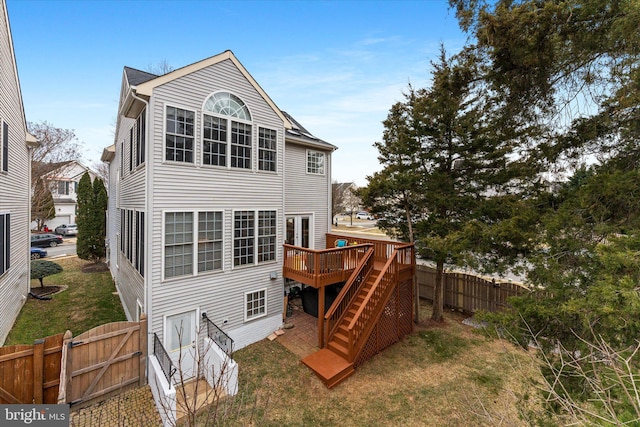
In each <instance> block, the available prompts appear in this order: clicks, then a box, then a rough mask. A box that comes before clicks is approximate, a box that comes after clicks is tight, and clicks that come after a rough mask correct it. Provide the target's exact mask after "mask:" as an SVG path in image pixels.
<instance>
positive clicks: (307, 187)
mask: <svg viewBox="0 0 640 427" xmlns="http://www.w3.org/2000/svg"><path fill="white" fill-rule="evenodd" d="M307 149H308V148H307V147H305V146H301V145H298V144H294V143H290V142H287V144H286V158H285V165H286V166H285V167H286V179H285V194H286V202H285V210H286V213H287V214H293V213H296V214H297V213H313V214H314V215H313V220H314V224H313V237H314V246H313V247H314V248H315V249H324V248H325V246H326V233H328V232H329V224H330V222H331V218H329V216H330V206H331V203H330V200H329V197H330V192H329V189H330V187H331V184H330V183H331V153H330V152H325V174H324V175H312V174H307ZM313 150H315V151H320V150H317V149H313Z"/></svg>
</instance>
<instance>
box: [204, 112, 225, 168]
mask: <svg viewBox="0 0 640 427" xmlns="http://www.w3.org/2000/svg"><path fill="white" fill-rule="evenodd" d="M202 126H203V132H202V134H203V146H202V162H203V163H204V164H205V165H213V166H226V165H227V119H223V118H222V117H214V116H209V115H206V114H205V115H204V119H203V121H202Z"/></svg>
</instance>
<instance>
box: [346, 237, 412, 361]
mask: <svg viewBox="0 0 640 427" xmlns="http://www.w3.org/2000/svg"><path fill="white" fill-rule="evenodd" d="M414 259H415V252H414V246H413V244H400V245H398V246H396V248H395V249H394V250H393V253H392V254H391V256H390V257H389V259H388V260H387V262H386V263H385V265H384V267H383V268H382V271H381V272H380V275H379V276H378V278H377V279H376V281H375V282H374V284H373V286H372V287H371V289H370V290H369V292H368V293H367V295H366V297H365V299H364V301H363V302H362V304H361V305H360V308H359V309H358V311H357V312H356V314H355V316H354V317H353V319H352V320H351V323H350V324H349V328H348V330H349V336H348V337H349V362H353V361H354V360H355V358H356V356H357V355H358V352H359V351H360V350H361V349H362V347H363V346H364V343H365V342H366V340H367V338H368V336H369V333H370V332H371V330H372V328H373V327H374V326H375V324H376V322H377V321H378V318H379V317H380V315H381V313H382V310H383V309H384V306H385V304H386V301H387V299H388V297H389V295H390V294H391V291H392V290H393V288H394V286H395V285H396V283H398V281H399V280H401V278H402V277H411V276H412V275H413V274H414V272H415V271H414V270H415V268H414V265H415V264H414V262H413V260H414Z"/></svg>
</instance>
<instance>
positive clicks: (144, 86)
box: [125, 50, 291, 129]
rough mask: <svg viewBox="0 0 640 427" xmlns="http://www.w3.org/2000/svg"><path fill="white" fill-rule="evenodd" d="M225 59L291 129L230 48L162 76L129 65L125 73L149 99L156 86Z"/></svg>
mask: <svg viewBox="0 0 640 427" xmlns="http://www.w3.org/2000/svg"><path fill="white" fill-rule="evenodd" d="M225 60H229V61H231V62H233V63H234V65H235V66H236V67H237V68H238V70H239V71H240V73H242V75H243V76H244V77H245V78H246V79H247V81H248V82H249V84H251V85H252V86H253V87H254V89H255V90H256V91H257V92H258V93H259V94H260V96H262V98H263V99H264V100H265V101H266V102H267V104H269V106H270V107H271V108H272V109H273V111H274V112H275V113H276V114H277V115H278V116H279V117H280V118H281V119H282V122H283V123H284V127H285V129H290V128H291V123H290V122H289V120H288V119H287V118H286V117H285V116H284V114H282V111H280V109H279V108H278V107H277V106H276V104H275V103H274V102H273V100H272V99H271V98H270V97H269V95H267V93H266V92H265V91H264V90H263V89H262V87H260V85H259V84H258V82H257V81H256V80H255V79H254V78H253V76H252V75H251V74H249V72H248V71H247V69H246V68H244V66H243V65H242V64H241V63H240V61H239V60H238V58H236V56H235V55H234V54H233V52H231V51H230V50H225V51H224V52H222V53H220V54H218V55H215V56H212V57H210V58H207V59H203V60H202V61H198V62H194V63H193V64H190V65H187V66H184V67H182V68H178V69H177V70H173V71H171V72H169V73H167V74H163V75H161V76H156V75H154V74H151V73H147V72H144V71H140V70H136V69H134V68H129V67H125V75H126V76H127V80H128V81H129V84H130V86H131V90H132V91H133V92H134V94H135V95H136V96H142V97H146V98H147V99H148V98H149V97H151V95H152V93H153V89H154V88H156V87H158V86H160V85H163V84H165V83H168V82H170V81H173V80H175V79H178V78H180V77H183V76H186V75H188V74H191V73H194V72H196V71H199V70H201V69H203V68H206V67H209V66H211V65H215V64H218V63H220V62H222V61H225ZM133 81H136V82H137V83H133ZM132 103H133V102H132V101H131V102H130V104H132ZM130 104H127V103H126V102H125V109H127V108H129V107H130V106H131V105H130Z"/></svg>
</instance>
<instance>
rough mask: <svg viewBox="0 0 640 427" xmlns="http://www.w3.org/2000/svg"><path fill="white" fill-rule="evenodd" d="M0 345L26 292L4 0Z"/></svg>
mask: <svg viewBox="0 0 640 427" xmlns="http://www.w3.org/2000/svg"><path fill="white" fill-rule="evenodd" d="M0 144H1V148H0V345H2V344H4V341H5V340H6V338H7V335H8V334H9V331H10V330H11V327H12V326H13V322H14V321H15V319H16V317H17V316H18V313H20V309H21V308H22V305H23V304H24V301H25V300H26V299H27V294H28V293H29V276H30V275H29V262H30V260H31V258H30V256H29V222H30V216H31V215H30V213H31V212H30V208H31V201H30V194H31V152H30V148H32V147H35V146H36V144H37V142H36V140H35V138H34V137H33V136H32V135H30V134H29V133H27V125H26V121H25V116H24V107H23V104H22V94H21V92H20V81H19V79H18V69H17V66H16V58H15V54H14V51H13V41H12V39H11V29H10V27H9V16H8V13H7V4H6V2H5V0H0Z"/></svg>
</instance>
